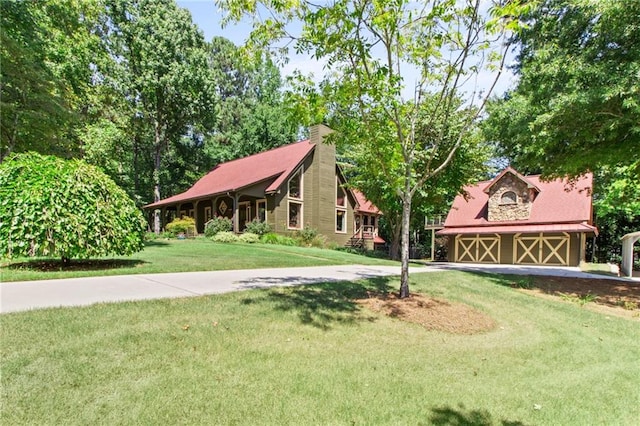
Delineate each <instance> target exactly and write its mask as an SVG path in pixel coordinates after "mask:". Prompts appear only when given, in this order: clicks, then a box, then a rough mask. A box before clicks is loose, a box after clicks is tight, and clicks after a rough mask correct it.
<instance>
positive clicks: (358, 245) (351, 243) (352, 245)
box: [344, 237, 364, 249]
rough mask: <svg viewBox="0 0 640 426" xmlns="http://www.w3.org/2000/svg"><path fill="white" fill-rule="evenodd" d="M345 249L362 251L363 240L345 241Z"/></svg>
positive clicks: (358, 238) (351, 239)
mask: <svg viewBox="0 0 640 426" xmlns="http://www.w3.org/2000/svg"><path fill="white" fill-rule="evenodd" d="M344 246H345V247H349V248H354V249H363V248H364V238H361V237H351V238H350V239H349V241H347V242H346V243H345V245H344Z"/></svg>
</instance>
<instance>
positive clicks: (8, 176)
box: [0, 153, 146, 260]
mask: <svg viewBox="0 0 640 426" xmlns="http://www.w3.org/2000/svg"><path fill="white" fill-rule="evenodd" d="M145 228H146V224H145V220H144V218H143V216H142V213H141V212H140V210H139V209H138V208H137V207H136V206H135V204H134V202H133V201H132V200H131V199H130V198H129V197H128V196H127V194H126V193H125V192H124V191H123V190H122V189H121V188H119V187H118V186H117V185H116V184H115V183H114V182H113V180H111V178H109V177H108V176H107V175H106V174H104V173H103V172H102V171H100V170H99V169H98V168H96V167H94V166H90V165H88V164H87V163H85V162H84V161H81V160H62V159H60V158H57V157H53V156H42V155H39V154H36V153H25V154H14V155H12V156H9V157H8V158H6V159H5V161H4V162H3V163H2V164H0V256H2V257H19V256H47V257H60V258H62V259H63V260H68V259H72V258H89V257H99V256H108V255H129V254H132V253H135V252H137V251H140V250H142V248H143V246H144V232H145Z"/></svg>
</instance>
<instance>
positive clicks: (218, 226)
mask: <svg viewBox="0 0 640 426" xmlns="http://www.w3.org/2000/svg"><path fill="white" fill-rule="evenodd" d="M231 230H233V222H231V219H229V218H227V217H214V218H213V219H211V220H210V221H208V222H207V223H205V225H204V235H205V236H207V237H209V238H211V237H213V236H214V235H216V234H217V233H218V232H228V231H231Z"/></svg>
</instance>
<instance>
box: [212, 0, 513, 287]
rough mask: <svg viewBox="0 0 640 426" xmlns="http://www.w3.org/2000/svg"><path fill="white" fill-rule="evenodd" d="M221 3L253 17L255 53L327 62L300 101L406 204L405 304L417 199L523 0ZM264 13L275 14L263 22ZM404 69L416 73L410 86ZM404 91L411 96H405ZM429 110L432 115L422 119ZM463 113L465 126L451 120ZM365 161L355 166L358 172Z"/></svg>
mask: <svg viewBox="0 0 640 426" xmlns="http://www.w3.org/2000/svg"><path fill="white" fill-rule="evenodd" d="M218 4H219V5H220V6H221V7H222V8H223V9H225V10H227V11H228V19H230V20H240V19H242V18H243V17H244V16H246V15H249V16H250V18H251V19H253V28H254V30H253V32H252V34H251V37H250V42H251V43H252V44H253V45H254V46H255V45H257V46H259V47H261V48H262V47H265V46H271V47H273V46H274V45H276V44H277V43H278V42H282V41H283V40H284V45H280V46H279V47H280V51H281V52H283V51H284V52H285V53H288V50H287V46H293V48H294V49H295V50H296V51H297V52H305V53H308V54H311V55H312V56H313V57H314V58H315V59H319V60H323V61H324V62H325V63H326V67H325V71H326V72H327V74H328V76H327V79H326V81H325V84H323V86H322V88H321V91H320V92H321V93H320V94H317V93H314V92H315V90H314V89H313V88H310V87H309V86H308V85H305V84H304V82H303V84H301V85H300V87H301V88H302V94H301V96H300V97H299V99H301V100H303V103H306V104H308V105H312V106H313V105H319V106H321V108H323V109H324V110H325V112H326V114H325V117H326V116H327V115H333V116H335V117H340V119H339V120H337V121H336V123H335V124H333V123H332V125H333V127H334V128H335V129H336V130H337V132H336V133H335V136H333V139H334V141H335V142H337V143H338V144H340V143H343V142H344V143H349V144H350V145H352V146H353V145H360V146H361V147H362V150H361V152H364V153H365V155H367V156H368V159H369V160H371V161H374V164H375V168H376V170H377V171H378V173H379V174H380V176H384V180H383V181H379V183H380V184H381V185H384V193H385V194H386V195H387V196H388V197H395V198H396V200H397V203H396V204H397V205H401V206H402V215H401V229H402V232H401V240H402V250H401V259H402V268H401V286H400V297H407V296H408V295H409V275H408V261H409V227H410V213H411V206H412V201H413V198H414V195H415V194H416V193H417V192H418V191H420V190H421V189H422V188H423V187H424V185H425V183H426V182H427V181H428V180H429V179H432V178H434V177H435V176H437V175H438V174H440V173H441V172H442V171H443V170H445V169H446V168H447V167H448V166H449V164H450V163H451V161H452V159H453V158H454V156H455V154H456V151H457V150H458V148H459V147H460V146H461V144H462V142H463V140H465V138H466V137H467V135H468V134H469V132H470V131H471V129H472V128H473V126H472V124H473V123H474V122H475V121H476V120H477V118H478V117H479V115H480V113H481V112H482V110H483V107H484V103H485V101H486V97H487V95H488V93H490V92H491V90H490V89H489V90H487V91H486V92H485V93H480V90H479V88H478V86H477V84H474V83H477V76H478V73H479V72H480V71H481V70H483V71H488V72H489V73H490V75H491V76H493V77H497V76H498V75H499V72H500V69H501V65H502V60H503V58H504V47H505V46H504V45H501V44H500V40H502V38H503V37H504V35H505V34H506V31H507V30H508V28H509V27H510V26H513V25H514V22H513V21H512V20H510V19H509V17H511V16H517V15H518V13H516V12H518V7H519V6H518V5H517V2H513V3H509V4H508V5H507V6H501V5H499V4H493V3H492V4H491V6H492V8H491V11H487V10H483V9H481V2H480V1H476V0H468V1H463V2H453V1H449V0H442V1H440V0H437V1H433V2H429V3H424V4H423V3H414V2H410V1H404V0H400V1H397V0H393V1H387V0H375V1H373V0H335V1H332V2H329V3H325V4H316V3H314V2H310V1H301V2H284V3H283V2H271V1H256V0H219V1H218ZM264 9H266V10H267V11H268V13H267V15H268V16H269V17H268V18H267V19H264V20H263V19H261V16H264V15H263V14H262V13H261V11H262V10H264ZM488 15H491V18H487V16H488ZM294 22H296V23H297V22H300V23H301V27H302V29H301V31H300V33H299V34H295V35H292V34H290V33H289V30H290V28H291V24H292V23H294ZM405 70H412V71H415V74H416V75H417V77H416V79H415V84H414V85H413V86H411V84H412V82H410V81H405V78H406V74H405V72H404V71H405ZM407 88H409V90H410V93H411V96H412V97H413V98H412V99H408V97H407V96H406V95H405V91H406V89H407ZM465 92H466V93H465ZM461 100H464V101H465V102H462V103H461ZM424 108H426V109H427V110H429V114H422V111H423V109H424ZM458 114H459V115H458ZM319 115H320V116H322V114H321V113H320V114H318V113H317V112H314V113H308V114H306V116H307V117H318V116H319ZM458 116H459V117H461V120H460V121H457V120H453V117H458ZM452 122H453V123H452ZM419 128H421V129H423V131H422V132H418V129H419ZM364 164H365V163H362V162H360V161H359V166H360V167H363V165H364ZM365 167H366V165H365ZM372 198H373V197H372ZM373 201H374V202H375V201H376V200H375V199H373Z"/></svg>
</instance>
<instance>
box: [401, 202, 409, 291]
mask: <svg viewBox="0 0 640 426" xmlns="http://www.w3.org/2000/svg"><path fill="white" fill-rule="evenodd" d="M410 224H411V196H410V195H409V194H406V195H405V197H404V200H403V201H402V231H401V232H402V238H401V239H402V249H401V251H400V263H401V268H400V298H401V299H404V298H405V297H409V227H410Z"/></svg>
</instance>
